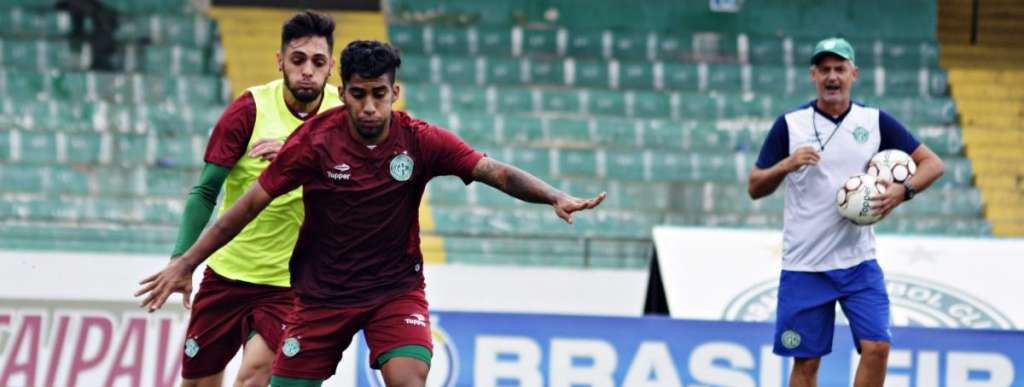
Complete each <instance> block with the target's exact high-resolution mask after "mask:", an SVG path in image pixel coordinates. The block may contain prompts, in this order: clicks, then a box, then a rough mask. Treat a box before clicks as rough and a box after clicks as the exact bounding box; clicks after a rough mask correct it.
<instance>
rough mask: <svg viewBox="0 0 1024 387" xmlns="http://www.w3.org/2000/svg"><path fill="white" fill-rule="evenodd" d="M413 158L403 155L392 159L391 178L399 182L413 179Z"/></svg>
mask: <svg viewBox="0 0 1024 387" xmlns="http://www.w3.org/2000/svg"><path fill="white" fill-rule="evenodd" d="M412 167H413V162H412V157H409V155H407V154H405V153H402V154H399V155H398V156H395V158H393V159H391V177H393V178H395V180H398V181H406V180H409V178H410V177H412Z"/></svg>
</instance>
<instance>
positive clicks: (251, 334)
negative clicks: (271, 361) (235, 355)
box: [245, 329, 260, 343]
mask: <svg viewBox="0 0 1024 387" xmlns="http://www.w3.org/2000/svg"><path fill="white" fill-rule="evenodd" d="M259 334H260V333H259V332H256V330H255V329H253V330H252V331H250V332H249V337H246V338H245V342H246V343H249V340H252V338H253V337H256V336H259Z"/></svg>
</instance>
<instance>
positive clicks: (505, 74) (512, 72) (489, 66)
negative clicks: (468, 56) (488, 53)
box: [484, 57, 523, 85]
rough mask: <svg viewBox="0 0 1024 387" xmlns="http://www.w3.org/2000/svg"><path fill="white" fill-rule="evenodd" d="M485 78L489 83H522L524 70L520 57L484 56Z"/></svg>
mask: <svg viewBox="0 0 1024 387" xmlns="http://www.w3.org/2000/svg"><path fill="white" fill-rule="evenodd" d="M484 60H485V61H486V62H485V63H486V66H485V71H486V73H485V80H486V82H487V83H491V84H499V85H519V84H522V83H523V82H522V72H521V71H520V66H521V65H520V63H521V61H520V60H519V59H513V58H499V57H491V58H484Z"/></svg>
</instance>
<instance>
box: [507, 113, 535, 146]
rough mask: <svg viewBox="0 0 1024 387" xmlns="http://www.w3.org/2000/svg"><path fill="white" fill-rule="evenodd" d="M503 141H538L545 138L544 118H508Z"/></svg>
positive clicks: (520, 142)
mask: <svg viewBox="0 0 1024 387" xmlns="http://www.w3.org/2000/svg"><path fill="white" fill-rule="evenodd" d="M504 124H505V127H504V135H503V137H502V139H501V141H502V142H508V143H518V144H526V143H536V142H541V141H543V140H544V120H543V119H541V118H539V117H530V116H521V117H515V118H514V119H506V120H505V123H504Z"/></svg>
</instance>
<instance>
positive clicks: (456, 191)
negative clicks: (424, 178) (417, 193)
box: [427, 176, 471, 205]
mask: <svg viewBox="0 0 1024 387" xmlns="http://www.w3.org/2000/svg"><path fill="white" fill-rule="evenodd" d="M427 189H428V192H429V199H430V203H431V204H432V205H438V204H441V205H464V204H471V203H469V199H468V193H469V190H468V189H467V188H466V185H465V184H463V183H462V179H459V178H458V177H455V176H440V177H436V178H434V179H433V180H431V181H430V184H428V185H427Z"/></svg>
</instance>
